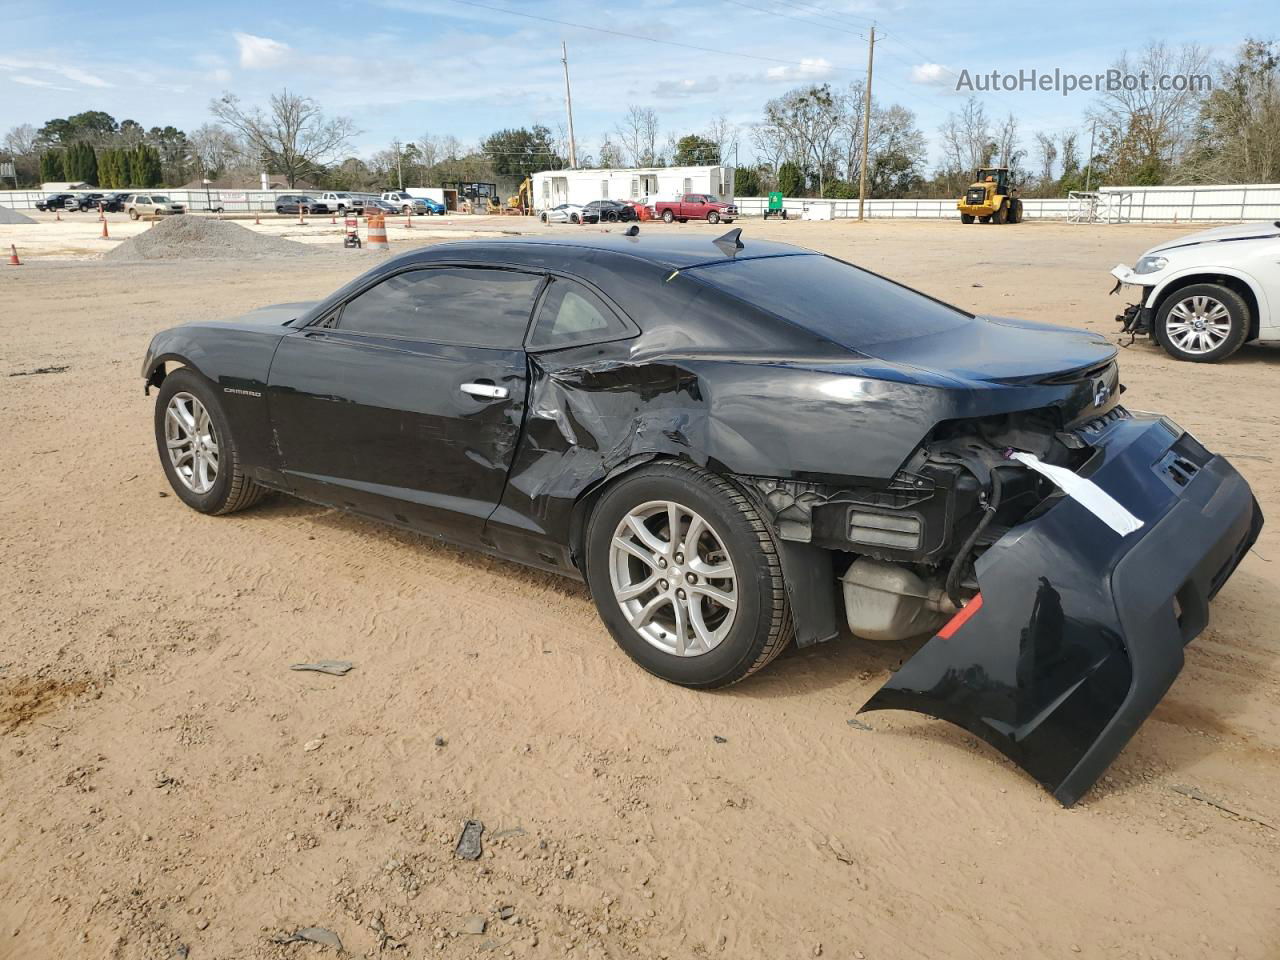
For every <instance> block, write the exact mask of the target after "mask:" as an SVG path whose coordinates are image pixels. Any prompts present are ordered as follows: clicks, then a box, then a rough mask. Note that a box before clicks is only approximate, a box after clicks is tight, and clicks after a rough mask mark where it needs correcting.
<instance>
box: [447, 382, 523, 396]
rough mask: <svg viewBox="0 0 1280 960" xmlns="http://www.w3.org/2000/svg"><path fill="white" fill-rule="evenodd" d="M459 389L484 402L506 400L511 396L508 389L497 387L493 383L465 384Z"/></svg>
mask: <svg viewBox="0 0 1280 960" xmlns="http://www.w3.org/2000/svg"><path fill="white" fill-rule="evenodd" d="M459 389H460V390H461V391H462V392H463V393H469V394H471V396H473V397H480V398H482V399H484V400H505V399H507V397H509V396H511V392H510V391H509V390H507V388H506V387H495V386H494V385H493V384H492V383H464V384H463V385H462V386H461V387H459Z"/></svg>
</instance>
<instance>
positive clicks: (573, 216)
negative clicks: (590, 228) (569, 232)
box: [569, 213, 582, 223]
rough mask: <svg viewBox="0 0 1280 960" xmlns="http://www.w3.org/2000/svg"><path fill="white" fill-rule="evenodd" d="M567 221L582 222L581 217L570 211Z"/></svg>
mask: <svg viewBox="0 0 1280 960" xmlns="http://www.w3.org/2000/svg"><path fill="white" fill-rule="evenodd" d="M569 222H570V223H581V222H582V218H581V217H579V216H578V215H577V214H576V213H571V214H569Z"/></svg>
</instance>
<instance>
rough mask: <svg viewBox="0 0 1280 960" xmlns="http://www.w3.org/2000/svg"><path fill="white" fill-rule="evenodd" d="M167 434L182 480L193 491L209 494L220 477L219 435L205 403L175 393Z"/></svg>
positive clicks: (168, 411)
mask: <svg viewBox="0 0 1280 960" xmlns="http://www.w3.org/2000/svg"><path fill="white" fill-rule="evenodd" d="M164 434H165V445H166V447H167V448H168V450H169V462H170V463H172V464H173V472H174V473H175V474H176V475H177V477H178V479H179V480H181V481H182V483H183V484H185V485H186V487H187V489H188V490H190V491H191V492H192V493H208V492H209V491H210V490H211V489H212V488H213V484H214V481H216V480H217V479H218V435H217V432H216V431H215V430H214V428H213V420H211V419H210V417H209V411H208V410H206V409H205V408H204V404H202V403H201V402H200V401H199V400H197V399H196V398H195V397H194V396H192V395H191V394H189V393H186V392H183V393H175V394H174V395H173V396H172V397H170V398H169V404H168V406H167V407H165V411H164Z"/></svg>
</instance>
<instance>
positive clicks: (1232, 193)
mask: <svg viewBox="0 0 1280 960" xmlns="http://www.w3.org/2000/svg"><path fill="white" fill-rule="evenodd" d="M70 192H74V191H70ZM81 192H83V191H81ZM151 192H152V193H162V194H164V195H165V196H167V197H169V198H171V199H172V200H173V201H174V202H175V203H181V204H185V205H186V206H187V209H189V210H197V211H198V210H205V209H207V208H210V207H212V208H214V209H217V208H218V207H221V208H222V209H224V210H225V211H226V212H227V213H236V212H241V213H244V212H248V213H253V212H258V211H263V212H265V211H270V210H274V209H275V201H276V197H279V196H282V195H284V194H289V193H298V192H300V191H297V190H210V191H208V193H207V195H206V192H205V191H204V190H169V189H165V188H158V189H156V190H154V191H151ZM45 196H46V193H45V192H44V191H42V190H5V191H0V205H3V206H6V207H13V208H15V209H19V210H22V209H30V208H32V207H34V206H35V205H36V201H37V200H40V199H43V198H44V197H45ZM734 202H735V203H736V204H737V205H738V210H739V211H740V212H741V213H742V215H743V216H748V217H750V216H761V215H763V214H764V212H765V210H767V209H768V207H769V201H768V199H767V198H765V197H738V198H737V199H736V200H735V201H734ZM811 202H817V203H823V204H831V206H832V216H833V217H835V218H836V219H847V218H851V217H857V215H858V201H857V200H822V201H809V200H804V199H799V198H795V199H788V200H786V201H784V206H785V207H786V210H787V213H788V215H789V216H792V217H796V218H799V217H801V216H803V215H804V210H805V207H806V205H808V204H809V203H811ZM1022 215H1023V217H1024V218H1025V219H1027V220H1070V221H1073V222H1091V223H1206V222H1223V221H1232V220H1280V184H1277V183H1252V184H1241V185H1239V186H1194V187H1191V186H1188V187H1102V188H1100V189H1098V190H1097V191H1093V192H1091V193H1089V194H1087V195H1086V194H1073V196H1071V197H1053V198H1049V199H1044V200H1037V199H1030V198H1027V199H1024V200H1023V201H1022ZM866 216H867V217H868V218H870V219H873V220H882V219H910V220H951V219H954V218H955V217H956V216H958V214H957V213H956V201H955V198H953V197H945V198H938V199H920V200H868V201H867V202H866Z"/></svg>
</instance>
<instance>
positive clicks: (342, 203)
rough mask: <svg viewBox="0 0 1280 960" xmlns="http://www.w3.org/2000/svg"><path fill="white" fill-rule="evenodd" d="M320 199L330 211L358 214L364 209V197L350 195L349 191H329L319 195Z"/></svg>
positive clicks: (361, 195)
mask: <svg viewBox="0 0 1280 960" xmlns="http://www.w3.org/2000/svg"><path fill="white" fill-rule="evenodd" d="M320 199H321V200H322V201H324V203H325V205H326V206H327V207H328V208H329V209H330V210H336V211H337V212H338V213H346V212H347V211H348V210H350V211H352V212H354V213H359V212H360V211H361V210H363V209H364V199H365V198H364V195H363V194H359V193H352V192H351V191H350V190H330V191H329V192H328V193H322V194H320Z"/></svg>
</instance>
